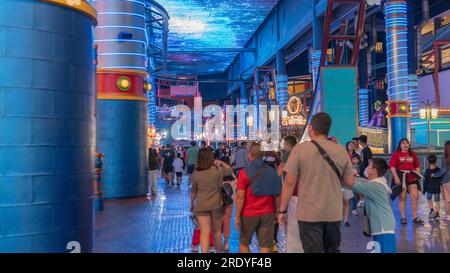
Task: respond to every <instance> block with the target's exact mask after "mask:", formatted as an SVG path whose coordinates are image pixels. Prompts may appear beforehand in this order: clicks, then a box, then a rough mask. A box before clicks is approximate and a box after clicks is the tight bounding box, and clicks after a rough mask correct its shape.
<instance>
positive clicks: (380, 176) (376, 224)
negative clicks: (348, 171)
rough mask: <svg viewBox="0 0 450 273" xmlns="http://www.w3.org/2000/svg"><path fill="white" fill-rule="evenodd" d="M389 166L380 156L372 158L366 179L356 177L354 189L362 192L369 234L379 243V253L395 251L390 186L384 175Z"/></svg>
mask: <svg viewBox="0 0 450 273" xmlns="http://www.w3.org/2000/svg"><path fill="white" fill-rule="evenodd" d="M388 169H389V166H388V164H387V162H386V161H385V160H384V159H382V158H373V159H372V160H371V161H370V163H369V166H368V168H367V175H368V180H367V179H364V178H358V179H356V182H355V185H354V188H353V189H354V190H355V191H357V192H359V193H362V194H364V196H365V201H364V208H365V210H366V213H367V217H368V218H369V224H370V235H371V236H373V240H374V241H376V242H378V243H379V244H380V251H381V253H396V252H397V246H396V240H395V218H394V214H393V213H392V209H391V206H390V204H389V195H390V193H391V189H390V187H389V186H388V185H387V180H386V178H385V177H384V175H385V174H386V172H387V170H388Z"/></svg>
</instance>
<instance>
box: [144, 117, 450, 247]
mask: <svg viewBox="0 0 450 273" xmlns="http://www.w3.org/2000/svg"><path fill="white" fill-rule="evenodd" d="M331 125H332V120H331V117H330V116H329V115H328V114H326V113H319V114H316V115H314V116H313V118H312V120H311V123H310V125H309V127H308V128H307V132H308V135H309V137H310V141H305V142H302V143H297V138H296V137H295V136H293V135H289V136H286V137H285V138H284V139H283V142H282V143H283V144H282V146H283V147H282V152H273V151H271V152H270V151H262V148H261V144H260V143H257V142H253V143H247V142H246V141H242V142H240V143H236V144H235V145H234V146H228V145H226V144H224V143H220V144H218V147H217V149H213V148H212V147H210V146H208V145H207V143H206V142H201V144H200V147H197V143H196V142H192V143H191V145H190V147H187V148H186V147H181V146H180V147H175V146H173V145H166V146H165V147H163V148H160V149H159V151H157V150H155V149H150V153H149V169H150V173H149V180H150V183H149V195H150V196H155V195H156V194H157V186H156V180H157V174H158V170H160V171H161V175H162V177H164V179H165V181H166V186H167V187H168V188H172V187H175V179H174V177H175V176H176V185H177V188H179V187H180V185H181V183H182V176H183V174H184V173H186V175H187V176H188V177H189V178H188V185H189V186H190V189H191V203H190V204H191V205H190V211H191V212H192V220H193V223H194V226H195V228H194V234H193V240H192V246H191V247H192V251H198V247H199V245H200V249H201V252H211V251H213V250H215V251H216V252H222V251H228V250H229V238H230V232H231V228H232V227H231V223H232V221H231V220H232V218H233V211H234V227H235V229H236V230H237V231H238V232H239V252H241V253H248V252H250V249H249V246H250V244H251V242H252V238H253V235H254V234H256V239H257V241H258V246H259V251H260V252H261V253H268V252H276V251H278V249H277V242H278V238H277V237H278V228H279V226H280V225H282V226H284V227H285V230H286V232H285V234H286V244H285V249H284V250H283V251H284V252H288V253H302V252H305V253H321V252H340V243H341V224H342V223H343V225H344V228H350V221H349V215H350V211H351V213H352V214H353V215H354V216H355V217H362V218H363V223H364V228H363V230H361V232H362V233H363V234H364V235H366V236H370V237H372V238H373V240H374V241H376V242H378V243H379V245H380V251H381V252H384V253H394V252H396V251H397V250H396V238H395V230H396V224H397V221H396V219H395V218H394V214H393V212H392V208H391V206H392V200H393V199H395V198H396V197H397V195H398V198H399V209H400V216H401V218H400V219H399V223H400V224H401V225H406V224H408V220H407V218H406V199H407V195H408V194H409V196H410V199H411V202H410V204H411V212H412V213H411V214H412V219H411V222H412V223H413V224H415V225H422V224H424V220H423V219H420V217H418V215H417V211H418V204H419V195H420V192H422V193H424V194H426V198H427V201H428V204H429V208H430V213H429V217H428V218H429V219H428V220H429V221H438V220H440V219H441V216H440V215H439V211H440V206H439V202H440V196H441V193H442V194H443V198H444V200H445V212H446V215H445V219H446V220H450V183H448V182H449V181H450V141H447V142H446V143H445V147H444V155H443V156H442V162H441V164H440V165H441V167H438V166H437V161H438V158H437V157H436V155H430V156H428V158H427V162H428V164H427V166H424V168H423V172H421V168H420V162H419V159H418V156H417V154H416V153H415V152H414V151H413V150H412V148H411V144H410V142H409V140H408V139H402V140H401V141H400V142H399V143H398V147H397V149H396V151H395V152H394V153H393V154H392V156H391V158H390V160H389V162H387V161H386V160H384V159H382V158H378V157H374V155H373V153H372V151H371V149H370V147H369V145H368V139H367V136H365V135H361V136H359V137H355V138H353V139H352V140H350V141H348V142H347V143H346V145H345V147H344V146H341V145H340V144H338V143H337V140H336V138H334V137H329V136H328V135H329V132H330V129H331ZM422 174H423V175H422ZM395 193H398V194H395Z"/></svg>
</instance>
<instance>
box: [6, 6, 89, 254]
mask: <svg viewBox="0 0 450 273" xmlns="http://www.w3.org/2000/svg"><path fill="white" fill-rule="evenodd" d="M53 2H56V1H45V2H44V1H35V0H21V1H17V0H2V1H0V252H22V253H23V252H69V250H68V247H69V249H70V250H72V247H71V246H73V247H75V249H74V250H75V251H80V252H92V249H93V237H94V233H93V229H94V160H95V114H94V112H95V95H96V93H95V90H94V73H95V70H94V54H93V47H92V26H93V25H94V24H95V10H94V9H93V8H92V7H90V6H89V5H88V4H87V3H86V2H84V1H81V3H80V5H79V6H70V5H66V4H63V3H53ZM81 8H84V10H82V9H81Z"/></svg>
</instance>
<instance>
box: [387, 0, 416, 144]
mask: <svg viewBox="0 0 450 273" xmlns="http://www.w3.org/2000/svg"><path fill="white" fill-rule="evenodd" d="M384 14H385V16H386V21H385V27H386V48H387V84H388V98H389V101H388V104H389V109H390V114H389V116H388V132H389V143H388V144H389V145H388V146H389V152H393V151H394V149H395V148H396V146H397V144H398V143H399V141H400V139H402V138H408V139H409V138H410V121H409V120H410V114H409V103H410V101H409V99H410V98H409V87H408V19H407V5H406V1H399V0H395V1H394V0H391V1H388V2H386V3H385V6H384Z"/></svg>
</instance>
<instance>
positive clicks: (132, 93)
mask: <svg viewBox="0 0 450 273" xmlns="http://www.w3.org/2000/svg"><path fill="white" fill-rule="evenodd" d="M146 2H147V1H146V0H134V1H117V0H112V1H109V0H108V1H106V0H97V1H94V2H92V3H93V5H94V7H95V8H96V10H97V12H98V14H99V17H98V27H97V28H96V29H95V32H94V36H95V43H96V44H97V45H98V53H99V64H98V71H97V72H98V85H99V87H98V100H97V122H98V135H97V140H98V152H100V153H103V154H104V155H105V158H104V165H103V170H104V172H103V180H102V182H103V184H102V186H103V189H102V190H103V194H104V197H105V198H127V197H135V196H143V195H145V194H146V193H147V183H148V182H147V177H148V175H147V156H148V149H147V142H148V138H147V131H148V122H149V116H148V112H147V111H148V103H149V99H148V95H146V94H145V93H144V84H145V80H147V79H148V73H147V60H146V53H147V52H146V48H147V39H146V36H147V33H146V28H145V26H146V22H145V20H146V19H145V18H146V16H145V15H146ZM130 36H131V37H132V41H129V40H130ZM122 79H127V80H128V81H129V84H128V85H127V86H120V84H119V83H120V82H121V81H122ZM152 88H153V89H152V90H154V89H155V86H153V87H152ZM150 96H151V97H152V98H154V93H150ZM150 103H151V104H152V105H153V101H152V99H150Z"/></svg>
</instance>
